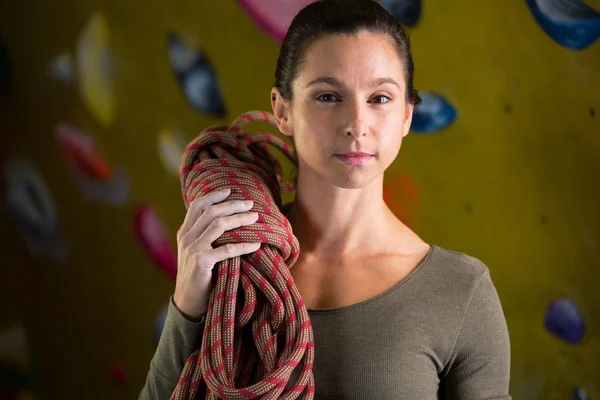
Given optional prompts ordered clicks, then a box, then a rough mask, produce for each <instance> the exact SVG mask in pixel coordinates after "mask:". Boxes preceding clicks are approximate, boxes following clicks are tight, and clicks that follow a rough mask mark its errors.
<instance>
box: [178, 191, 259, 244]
mask: <svg viewBox="0 0 600 400" xmlns="http://www.w3.org/2000/svg"><path fill="white" fill-rule="evenodd" d="M251 208H252V204H246V203H244V202H243V201H242V200H230V201H227V202H224V203H220V204H212V205H210V206H209V207H207V208H206V209H205V210H204V212H203V213H202V215H200V216H199V217H198V219H197V220H196V222H195V223H194V225H193V226H192V228H191V229H190V230H189V231H188V232H187V233H186V234H185V236H184V238H183V239H182V241H181V242H182V244H183V245H184V246H189V245H190V244H191V243H192V242H193V241H195V240H196V239H197V238H198V237H199V236H200V235H201V234H202V232H204V231H205V230H206V229H208V227H209V226H210V224H211V223H213V221H214V220H216V219H217V218H223V217H227V216H229V215H232V214H235V213H241V212H244V211H248V210H249V209H251Z"/></svg>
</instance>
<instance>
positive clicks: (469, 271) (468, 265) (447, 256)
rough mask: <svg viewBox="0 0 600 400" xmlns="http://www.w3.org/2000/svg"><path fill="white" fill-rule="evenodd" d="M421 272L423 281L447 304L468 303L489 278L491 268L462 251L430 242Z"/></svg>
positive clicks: (464, 304)
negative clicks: (430, 246)
mask: <svg viewBox="0 0 600 400" xmlns="http://www.w3.org/2000/svg"><path fill="white" fill-rule="evenodd" d="M422 273H423V274H424V275H425V276H423V278H425V279H424V280H423V282H424V284H426V285H427V286H428V290H429V291H430V292H433V293H436V294H437V295H438V296H439V299H440V300H441V299H445V301H444V302H445V303H446V304H455V305H456V304H462V305H463V306H466V304H468V303H469V300H470V298H471V296H472V295H473V293H474V291H475V289H476V288H477V286H478V285H480V283H481V282H483V281H486V280H490V270H489V268H488V267H487V265H486V264H485V263H484V262H483V261H481V260H480V259H478V258H476V257H474V256H472V255H469V254H466V253H464V252H461V251H456V250H449V249H445V248H443V247H440V246H437V245H432V251H431V252H430V254H429V255H428V259H427V260H426V268H424V271H422Z"/></svg>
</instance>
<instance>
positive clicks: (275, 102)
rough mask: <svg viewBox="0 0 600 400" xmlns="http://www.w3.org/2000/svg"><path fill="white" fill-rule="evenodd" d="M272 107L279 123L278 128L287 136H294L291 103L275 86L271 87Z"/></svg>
mask: <svg viewBox="0 0 600 400" xmlns="http://www.w3.org/2000/svg"><path fill="white" fill-rule="evenodd" d="M271 108H272V109H273V116H274V117H275V122H276V123H277V128H279V131H280V132H281V133H283V134H284V135H285V136H293V135H294V130H293V129H292V123H291V118H290V104H289V103H288V102H287V101H286V100H285V99H284V98H283V97H282V96H281V93H279V90H278V89H277V88H276V87H274V88H272V89H271Z"/></svg>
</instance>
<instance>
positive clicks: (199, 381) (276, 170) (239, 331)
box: [171, 111, 314, 400]
mask: <svg viewBox="0 0 600 400" xmlns="http://www.w3.org/2000/svg"><path fill="white" fill-rule="evenodd" d="M252 121H264V122H268V123H270V124H271V125H273V126H276V124H275V120H274V118H273V116H272V115H271V114H269V113H267V112H264V111H250V112H247V113H244V114H242V115H241V116H239V117H238V118H237V119H235V120H234V121H233V122H232V124H231V125H230V126H224V125H218V126H212V127H210V128H208V129H206V130H205V131H203V132H202V133H201V134H200V135H198V136H197V137H196V138H195V139H194V140H192V141H191V142H190V144H189V145H188V146H187V147H186V149H185V151H184V152H183V155H182V157H181V164H180V178H181V189H182V195H183V201H184V204H185V207H186V208H188V207H189V204H190V203H191V202H192V201H193V200H194V199H195V198H196V197H198V196H203V195H206V194H208V193H212V192H214V191H218V190H223V189H226V188H228V189H231V194H230V196H229V197H228V200H253V201H254V206H253V208H252V211H256V212H258V214H259V217H258V221H257V222H256V223H255V224H252V225H249V226H242V227H240V228H236V229H233V230H230V231H227V232H225V233H224V234H223V235H222V236H221V237H220V238H219V239H217V240H216V241H215V242H213V247H218V246H222V245H225V244H227V243H240V242H257V241H260V242H262V245H261V247H260V248H259V249H258V250H257V251H256V252H254V253H251V254H245V255H242V256H241V257H234V258H229V259H227V260H224V261H221V262H219V263H218V264H217V265H215V268H214V270H213V283H214V278H215V275H216V277H217V281H216V285H213V289H212V290H211V292H210V296H209V307H208V313H207V316H206V323H205V326H204V334H203V340H202V345H201V347H200V348H199V349H197V350H195V351H194V352H193V353H192V355H190V356H189V358H188V359H187V361H186V363H185V365H184V368H183V371H182V373H181V377H180V379H179V382H178V383H177V386H176V388H175V391H174V392H173V394H172V395H171V400H173V399H177V400H190V399H196V398H197V396H202V395H205V396H206V397H205V398H206V399H211V400H212V399H253V398H257V397H260V398H261V399H273V400H275V399H284V400H288V399H290V400H291V399H296V398H301V399H310V400H312V399H313V398H314V377H313V373H312V368H313V363H314V340H313V330H312V325H311V322H310V319H309V316H308V312H307V310H306V307H305V305H304V302H303V301H302V298H301V296H300V294H299V292H298V289H297V288H296V285H295V282H294V279H293V278H292V276H291V274H290V272H289V268H291V267H292V266H293V265H294V263H295V262H296V260H297V259H298V255H299V253H300V246H299V243H298V240H297V239H296V237H295V236H294V235H293V233H292V229H291V225H290V224H289V221H288V220H287V218H286V217H285V216H284V215H283V213H282V212H281V210H282V204H281V203H282V201H281V191H284V192H291V191H293V190H294V189H295V186H296V177H294V178H293V179H292V180H291V181H289V182H282V169H281V165H280V164H279V161H278V160H277V158H276V157H275V156H274V155H273V154H272V153H271V152H270V151H269V149H268V147H267V144H271V145H273V146H274V147H276V148H278V149H279V150H281V151H282V152H283V154H284V155H285V156H287V157H288V158H289V159H290V160H291V161H292V163H293V164H294V165H295V166H296V167H297V165H298V161H297V157H296V153H295V152H294V151H293V150H292V149H291V147H290V146H289V145H288V144H286V143H285V142H283V141H282V140H281V139H279V138H277V137H275V136H273V135H271V134H269V133H258V134H248V133H246V132H244V131H242V129H241V128H242V127H243V126H244V125H245V124H247V123H249V122H252ZM283 334H284V335H285V342H283V341H282V342H279V341H278V339H283ZM280 344H284V345H283V346H280ZM281 347H282V348H281ZM299 364H301V365H302V370H301V373H300V375H299V377H298V379H297V381H296V383H295V384H294V385H293V386H292V387H291V388H289V390H287V391H285V393H284V390H285V389H286V385H287V383H288V381H289V379H290V375H291V373H292V371H293V370H294V369H295V368H296V366H297V365H299ZM299 396H301V397H299Z"/></svg>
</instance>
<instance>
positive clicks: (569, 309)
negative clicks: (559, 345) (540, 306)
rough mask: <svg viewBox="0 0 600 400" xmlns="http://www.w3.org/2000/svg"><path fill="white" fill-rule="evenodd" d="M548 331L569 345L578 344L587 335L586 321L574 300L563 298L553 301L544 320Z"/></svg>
mask: <svg viewBox="0 0 600 400" xmlns="http://www.w3.org/2000/svg"><path fill="white" fill-rule="evenodd" d="M544 326H545V328H546V330H547V331H548V332H549V333H550V334H551V335H552V336H554V337H556V338H557V339H559V340H562V341H563V342H566V343H569V344H577V343H579V342H580V341H581V339H583V336H584V334H585V321H584V320H583V316H582V315H581V312H580V311H579V309H578V307H577V305H576V304H575V302H573V300H571V299H567V298H561V299H557V300H555V301H553V302H552V303H551V304H550V305H549V306H548V309H547V310H546V316H545V318H544Z"/></svg>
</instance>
